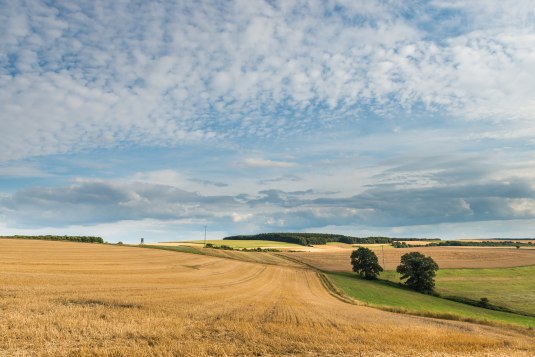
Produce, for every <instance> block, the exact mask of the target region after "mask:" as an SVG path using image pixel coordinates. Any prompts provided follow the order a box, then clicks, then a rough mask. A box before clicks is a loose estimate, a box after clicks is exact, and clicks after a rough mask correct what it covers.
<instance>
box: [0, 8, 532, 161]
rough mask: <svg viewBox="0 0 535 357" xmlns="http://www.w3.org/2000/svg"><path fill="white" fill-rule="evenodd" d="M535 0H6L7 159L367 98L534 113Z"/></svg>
mask: <svg viewBox="0 0 535 357" xmlns="http://www.w3.org/2000/svg"><path fill="white" fill-rule="evenodd" d="M504 4H506V5H504ZM529 4H530V2H529V1H528V2H522V1H505V2H503V1H500V2H498V1H479V2H460V1H430V2H427V3H425V4H421V3H418V5H416V4H412V5H413V6H412V5H406V4H404V3H400V2H398V1H380V2H379V1H371V2H370V1H329V2H325V1H319V0H318V1H315V0H310V1H307V2H295V3H294V2H287V1H280V2H279V1H274V2H265V1H247V2H240V1H228V2H224V3H221V2H219V1H200V2H196V3H195V4H189V3H182V2H178V3H177V2H158V3H156V2H146V3H144V2H141V3H131V2H125V1H114V2H108V1H91V2H76V3H73V2H69V1H65V2H62V1H60V2H54V3H53V4H51V3H48V2H40V1H20V2H7V3H4V4H3V5H2V11H1V12H0V13H1V15H0V17H1V18H0V24H1V25H0V26H1V28H0V32H1V33H2V36H1V39H0V76H1V77H0V105H1V106H2V108H3V111H2V130H1V131H0V140H1V141H2V142H3V144H4V149H3V150H2V152H1V153H0V155H1V159H3V160H9V159H18V158H22V157H27V156H32V155H43V154H53V153H64V152H70V151H73V150H83V149H88V148H94V147H116V146H124V145H149V146H154V145H162V146H167V145H176V144H178V143H181V142H183V141H191V140H193V141H195V140H209V139H214V138H220V139H226V140H236V139H239V138H246V137H274V136H275V137H276V136H281V135H288V134H293V135H295V134H298V133H301V132H303V131H306V130H310V129H311V128H315V127H317V126H318V125H319V126H322V125H327V124H328V123H332V122H333V121H337V120H353V119H354V118H355V115H357V116H358V113H359V110H360V109H359V108H365V110H371V111H373V112H376V113H379V114H380V115H395V114H396V113H397V112H398V111H399V110H404V111H411V110H414V109H416V108H420V109H421V108H423V109H425V110H431V111H435V110H441V111H444V112H446V113H449V114H451V115H452V116H455V117H462V118H489V117H491V118H499V119H504V118H505V119H512V118H516V119H520V120H525V119H529V118H531V115H532V113H533V112H534V109H535V100H534V99H533V96H531V95H530V93H533V92H535V84H534V83H535V74H534V71H533V70H532V68H533V66H534V64H535V55H534V54H533V50H532V49H533V48H534V47H535V35H534V34H533V28H534V24H533V17H532V16H531V15H533V11H531V10H530V11H531V12H530V11H525V9H530V6H529ZM476 9H477V10H476ZM530 14H531V15H530ZM472 16H473V17H474V19H475V20H473V21H468V22H463V21H465V20H466V19H467V18H470V17H472ZM513 18H514V19H516V20H521V21H512V19H513ZM488 19H492V21H490V22H488V23H487V20H488ZM458 24H462V25H463V26H458V27H456V26H457V25H458ZM455 28H457V30H456V31H455Z"/></svg>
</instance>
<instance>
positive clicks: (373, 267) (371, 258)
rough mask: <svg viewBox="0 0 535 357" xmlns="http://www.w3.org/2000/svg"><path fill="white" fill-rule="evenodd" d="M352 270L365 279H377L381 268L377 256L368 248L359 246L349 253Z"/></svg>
mask: <svg viewBox="0 0 535 357" xmlns="http://www.w3.org/2000/svg"><path fill="white" fill-rule="evenodd" d="M351 265H353V271H354V272H355V273H358V274H359V275H360V276H361V277H363V278H365V279H377V275H379V274H380V272H382V271H383V268H381V266H380V265H379V262H378V261H377V256H376V255H375V253H374V252H372V251H371V250H370V249H368V248H364V247H359V249H357V250H354V251H353V253H351Z"/></svg>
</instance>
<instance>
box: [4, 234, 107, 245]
mask: <svg viewBox="0 0 535 357" xmlns="http://www.w3.org/2000/svg"><path fill="white" fill-rule="evenodd" d="M2 238H9V239H36V240H54V241H68V242H81V243H104V240H103V239H102V238H101V237H94V236H54V235H45V236H23V235H15V236H5V237H2Z"/></svg>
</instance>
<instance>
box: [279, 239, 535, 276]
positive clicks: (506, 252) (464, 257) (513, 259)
mask: <svg viewBox="0 0 535 357" xmlns="http://www.w3.org/2000/svg"><path fill="white" fill-rule="evenodd" d="M367 247H368V248H370V249H372V250H373V251H374V252H375V254H376V255H377V257H378V258H379V264H381V265H383V251H384V261H385V264H384V266H383V267H386V269H387V270H395V269H396V267H397V266H398V265H399V262H400V258H401V256H402V255H403V254H406V253H409V252H421V253H422V254H425V255H429V256H431V257H432V258H433V259H434V260H435V261H436V262H437V264H438V265H439V266H440V267H441V268H505V267H515V266H526V265H535V249H516V248H487V247H421V248H403V249H396V248H392V247H391V246H388V245H385V246H384V248H383V249H381V246H380V245H367ZM353 249H357V248H355V247H352V249H345V248H344V249H342V248H340V249H338V247H336V246H333V247H331V249H330V250H329V249H325V250H318V251H314V252H300V253H281V254H284V255H286V256H288V257H291V258H293V259H298V260H300V261H302V262H303V263H306V264H308V265H311V266H315V267H317V268H318V269H322V270H326V271H346V272H350V271H351V263H350V262H351V259H350V256H351V251H352V250H353Z"/></svg>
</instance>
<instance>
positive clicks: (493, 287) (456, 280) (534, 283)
mask: <svg viewBox="0 0 535 357" xmlns="http://www.w3.org/2000/svg"><path fill="white" fill-rule="evenodd" d="M534 277H535V266H534V265H532V266H527V267H515V268H493V269H440V270H439V271H438V272H437V277H436V279H435V283H436V291H437V292H438V293H440V294H441V295H442V296H460V297H465V298H469V299H472V300H479V299H480V298H482V297H486V298H487V299H489V301H490V303H491V304H493V305H498V306H503V307H506V308H508V309H511V310H513V311H518V312H526V313H528V314H535V278H534ZM381 278H382V279H386V280H390V281H394V282H399V274H397V273H395V272H393V271H387V272H384V273H382V274H381Z"/></svg>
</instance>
